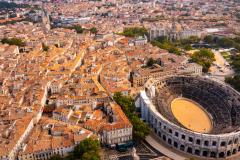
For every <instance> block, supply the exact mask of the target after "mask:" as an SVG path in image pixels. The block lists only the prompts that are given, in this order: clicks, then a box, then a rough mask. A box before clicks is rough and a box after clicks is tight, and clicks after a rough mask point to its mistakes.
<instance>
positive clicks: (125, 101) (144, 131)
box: [113, 92, 150, 140]
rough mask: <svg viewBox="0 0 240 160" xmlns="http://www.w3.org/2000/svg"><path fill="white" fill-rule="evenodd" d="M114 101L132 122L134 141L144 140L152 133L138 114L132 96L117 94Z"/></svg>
mask: <svg viewBox="0 0 240 160" xmlns="http://www.w3.org/2000/svg"><path fill="white" fill-rule="evenodd" d="M113 99H114V100H115V101H116V102H117V103H118V104H119V105H120V106H121V108H122V110H123V112H124V113H125V114H126V116H127V117H128V118H129V120H130V121H131V123H132V125H133V137H134V139H137V140H141V139H144V138H145V137H146V136H147V135H148V134H149V133H150V128H149V127H148V126H147V125H146V124H145V123H144V122H143V121H141V119H140V118H139V117H138V115H137V114H136V111H135V108H136V107H135V103H134V100H133V99H132V98H131V97H130V96H124V95H122V94H121V93H120V92H117V93H115V94H114V96H113Z"/></svg>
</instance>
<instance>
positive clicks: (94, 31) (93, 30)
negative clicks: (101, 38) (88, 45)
mask: <svg viewBox="0 0 240 160" xmlns="http://www.w3.org/2000/svg"><path fill="white" fill-rule="evenodd" d="M90 32H91V33H92V34H97V32H98V30H97V28H96V27H92V28H90Z"/></svg>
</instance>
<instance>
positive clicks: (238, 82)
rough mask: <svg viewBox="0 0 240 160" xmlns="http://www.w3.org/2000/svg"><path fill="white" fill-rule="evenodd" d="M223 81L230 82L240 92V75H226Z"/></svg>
mask: <svg viewBox="0 0 240 160" xmlns="http://www.w3.org/2000/svg"><path fill="white" fill-rule="evenodd" d="M225 82H226V83H228V84H230V85H231V86H232V87H233V88H235V89H236V90H237V91H238V92H240V75H235V76H234V77H228V78H226V79H225Z"/></svg>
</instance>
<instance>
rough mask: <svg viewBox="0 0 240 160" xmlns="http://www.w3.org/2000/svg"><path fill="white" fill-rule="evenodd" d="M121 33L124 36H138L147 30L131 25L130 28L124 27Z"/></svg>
mask: <svg viewBox="0 0 240 160" xmlns="http://www.w3.org/2000/svg"><path fill="white" fill-rule="evenodd" d="M121 34H122V35H124V36H126V37H138V36H144V35H147V34H148V31H147V29H146V28H144V27H132V28H124V30H123V32H122V33H121Z"/></svg>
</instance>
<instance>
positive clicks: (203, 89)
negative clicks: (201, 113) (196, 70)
mask: <svg viewBox="0 0 240 160" xmlns="http://www.w3.org/2000/svg"><path fill="white" fill-rule="evenodd" d="M178 97H185V98H189V99H191V100H194V101H196V102H197V103H200V104H201V105H202V106H203V107H204V109H205V110H206V111H207V112H208V113H209V114H210V116H211V119H212V122H213V129H212V131H211V132H209V133H207V134H206V133H198V132H194V131H191V130H188V129H186V128H184V127H183V126H181V124H179V123H178V122H177V120H176V119H175V118H174V116H173V115H172V113H171V111H170V110H169V108H170V102H171V101H172V100H173V99H174V98H178ZM239 104H240V95H239V93H238V92H237V91H235V90H234V89H233V88H231V87H230V86H228V85H226V84H224V83H220V82H217V81H215V80H210V79H208V78H204V77H193V76H171V77H165V78H162V79H150V80H149V81H148V82H147V83H146V84H145V90H144V91H141V93H140V96H139V98H138V99H137V101H136V105H137V107H140V108H141V116H142V119H143V120H144V121H145V122H146V123H148V124H149V126H150V127H151V128H152V129H153V130H154V132H155V134H156V135H158V137H159V138H160V139H161V140H162V141H163V142H164V143H166V144H167V145H170V146H171V147H173V148H175V149H177V150H179V151H181V152H184V153H188V154H191V155H194V156H198V157H205V158H223V159H224V158H226V157H230V156H233V155H236V154H238V153H240V129H239V126H240V124H239V123H240V105H239Z"/></svg>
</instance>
